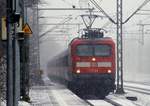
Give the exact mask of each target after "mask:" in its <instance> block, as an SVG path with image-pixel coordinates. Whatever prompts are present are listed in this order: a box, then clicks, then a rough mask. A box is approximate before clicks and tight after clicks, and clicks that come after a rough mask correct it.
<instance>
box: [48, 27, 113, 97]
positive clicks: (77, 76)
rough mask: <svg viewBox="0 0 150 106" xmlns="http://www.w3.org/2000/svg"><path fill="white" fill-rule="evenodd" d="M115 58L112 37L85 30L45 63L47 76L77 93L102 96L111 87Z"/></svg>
mask: <svg viewBox="0 0 150 106" xmlns="http://www.w3.org/2000/svg"><path fill="white" fill-rule="evenodd" d="M115 61H116V60H115V42H114V41H113V39H112V38H111V37H104V36H103V33H102V32H100V31H99V30H98V31H95V30H94V31H93V30H91V31H89V30H88V32H86V33H84V34H83V35H82V37H77V38H74V39H73V40H72V41H71V42H70V43H69V45H68V49H66V50H64V51H63V52H62V53H60V54H58V55H57V56H55V57H54V58H53V59H52V60H50V61H49V62H48V76H49V77H50V79H53V80H55V81H58V82H64V84H65V85H66V86H67V87H68V88H69V89H71V90H73V91H74V92H75V93H77V94H79V95H84V94H85V93H89V92H92V93H94V94H95V95H96V96H99V97H102V98H105V96H107V95H108V94H109V93H110V92H114V90H115V74H116V67H115V66H116V63H115Z"/></svg>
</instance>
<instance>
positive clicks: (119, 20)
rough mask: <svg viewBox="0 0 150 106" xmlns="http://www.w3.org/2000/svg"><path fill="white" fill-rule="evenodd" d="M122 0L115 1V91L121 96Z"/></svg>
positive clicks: (122, 90) (122, 91)
mask: <svg viewBox="0 0 150 106" xmlns="http://www.w3.org/2000/svg"><path fill="white" fill-rule="evenodd" d="M122 24H123V23H122V0H117V89H116V93H118V94H123V93H124V89H123V51H122V50H123V49H122V47H123V46H122Z"/></svg>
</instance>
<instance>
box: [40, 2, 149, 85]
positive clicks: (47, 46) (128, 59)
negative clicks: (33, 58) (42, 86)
mask: <svg viewBox="0 0 150 106" xmlns="http://www.w3.org/2000/svg"><path fill="white" fill-rule="evenodd" d="M87 1H88V0H87ZM87 1H86V0H80V3H79V2H78V0H71V1H70V0H55V1H51V0H45V2H46V4H44V5H39V8H44V7H45V8H47V7H48V8H61V7H62V8H72V5H75V6H76V7H87V5H86V4H85V3H87ZM97 1H98V3H99V5H100V6H102V8H103V9H104V10H105V11H106V12H107V13H108V14H109V15H110V16H111V17H113V19H114V20H115V18H116V16H114V15H115V14H116V1H114V0H97ZM143 2H144V0H124V1H123V20H126V19H127V17H129V16H130V15H131V14H132V13H133V12H134V11H135V10H136V9H137V8H138V7H139V6H140V5H141V4H142V3H143ZM149 5H150V3H149V4H148V5H146V6H144V7H143V8H142V9H143V10H144V9H149ZM90 6H91V7H92V5H90ZM39 13H40V15H41V16H45V17H49V16H56V17H68V16H69V15H71V17H73V19H72V20H71V21H69V22H68V23H81V22H82V20H81V18H79V15H81V14H83V13H86V14H87V12H85V11H55V10H53V11H52V10H50V11H42V12H40V11H39ZM140 13H141V11H140ZM98 14H100V15H101V13H98ZM63 19H64V18H60V19H58V18H53V19H52V18H44V19H40V21H39V22H40V23H42V24H44V23H59V22H61V21H62V20H63ZM106 23H108V25H107V26H105V28H106V30H107V31H108V33H106V36H111V37H113V39H114V40H116V26H115V25H114V24H112V23H111V22H109V20H108V19H106V18H104V19H97V20H96V22H95V23H94V27H102V26H104V25H105V24H106ZM139 23H140V24H146V23H147V24H148V23H150V20H149V15H135V16H134V17H132V18H131V19H130V20H129V21H128V23H126V24H124V25H123V72H124V80H129V81H139V82H149V81H150V72H149V68H150V58H149V54H150V49H149V48H150V36H149V28H150V27H149V26H144V29H143V32H144V34H143V35H142V29H141V26H139V25H138V24H139ZM53 27H54V26H43V27H42V29H43V30H42V31H41V32H40V33H41V34H42V33H44V32H46V31H47V30H48V29H51V28H53ZM64 27H65V28H66V27H67V28H70V30H68V31H67V32H66V33H60V32H59V31H56V29H55V30H53V31H51V32H50V33H47V34H46V36H44V37H43V38H42V40H41V42H42V43H41V44H40V59H41V60H40V61H41V68H42V69H43V70H48V69H47V68H46V66H47V63H48V61H50V60H51V59H52V58H53V57H54V56H56V55H57V54H59V53H60V52H61V51H63V50H64V49H66V48H67V44H68V43H69V41H71V39H73V38H74V37H76V36H78V33H77V32H78V29H79V27H78V26H65V25H64V26H59V27H58V28H64ZM84 27H85V26H84V25H81V26H80V28H84ZM55 34H60V35H62V36H61V37H60V36H56V35H55ZM64 36H67V37H68V36H69V37H68V39H64Z"/></svg>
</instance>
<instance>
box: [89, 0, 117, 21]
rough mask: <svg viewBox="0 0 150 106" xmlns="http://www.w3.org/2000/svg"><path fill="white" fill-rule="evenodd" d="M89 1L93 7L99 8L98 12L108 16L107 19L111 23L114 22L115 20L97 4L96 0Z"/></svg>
mask: <svg viewBox="0 0 150 106" xmlns="http://www.w3.org/2000/svg"><path fill="white" fill-rule="evenodd" d="M90 2H91V3H92V4H94V5H95V7H96V8H98V9H99V10H100V12H102V13H103V14H104V15H105V16H106V17H108V19H109V20H110V21H111V22H112V23H114V24H116V22H115V21H114V20H113V19H112V18H111V17H110V16H109V15H108V14H107V13H106V12H105V11H104V10H103V9H102V8H101V7H100V6H99V5H98V4H97V2H96V1H95V0H90Z"/></svg>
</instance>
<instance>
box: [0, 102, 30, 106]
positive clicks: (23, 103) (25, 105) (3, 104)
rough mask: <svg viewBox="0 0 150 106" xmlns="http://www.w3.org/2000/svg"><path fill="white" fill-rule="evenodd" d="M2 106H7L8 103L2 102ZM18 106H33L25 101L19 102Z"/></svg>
mask: <svg viewBox="0 0 150 106" xmlns="http://www.w3.org/2000/svg"><path fill="white" fill-rule="evenodd" d="M0 106H6V102H5V101H4V102H2V103H1V105H0ZM18 106H31V105H30V104H29V103H27V102H25V101H19V104H18Z"/></svg>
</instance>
